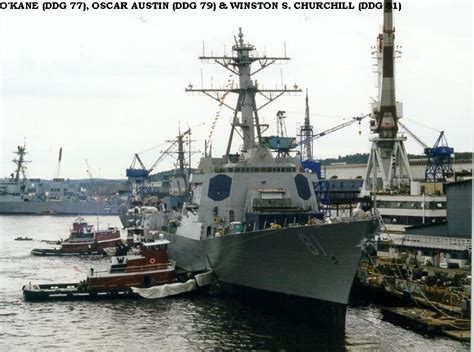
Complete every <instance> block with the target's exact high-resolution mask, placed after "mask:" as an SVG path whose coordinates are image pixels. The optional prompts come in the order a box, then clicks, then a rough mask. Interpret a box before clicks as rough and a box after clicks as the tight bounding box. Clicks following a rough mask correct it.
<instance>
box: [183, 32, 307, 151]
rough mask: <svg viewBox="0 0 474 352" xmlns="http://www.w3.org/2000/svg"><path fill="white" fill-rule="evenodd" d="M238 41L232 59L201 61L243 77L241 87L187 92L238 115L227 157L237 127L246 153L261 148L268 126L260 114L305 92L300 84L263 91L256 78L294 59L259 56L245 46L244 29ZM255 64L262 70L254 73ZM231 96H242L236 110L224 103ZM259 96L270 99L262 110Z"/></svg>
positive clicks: (222, 58) (206, 57)
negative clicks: (285, 98)
mask: <svg viewBox="0 0 474 352" xmlns="http://www.w3.org/2000/svg"><path fill="white" fill-rule="evenodd" d="M234 40H235V45H233V46H232V51H233V54H232V56H230V57H229V56H225V55H224V56H201V57H200V59H201V60H203V61H214V62H215V63H217V64H219V65H221V66H222V67H224V68H225V69H227V70H229V71H230V72H232V73H233V74H235V75H237V76H238V77H239V81H238V82H239V84H238V86H237V87H230V88H222V89H213V88H202V89H194V88H192V86H190V87H188V88H187V89H186V90H185V91H186V92H199V93H204V94H206V95H207V96H209V97H211V98H212V99H214V100H216V101H217V102H219V103H220V104H222V105H224V106H226V107H228V108H229V109H231V110H232V111H233V112H234V116H233V119H232V128H231V132H230V136H229V141H228V144H227V150H226V156H228V155H229V154H230V149H231V146H232V140H233V136H234V131H235V130H236V128H237V127H240V129H241V132H242V134H241V137H242V139H243V147H242V151H243V152H246V151H248V150H250V149H253V148H255V147H257V146H260V145H261V143H262V131H261V127H262V126H264V125H261V124H260V121H259V116H258V112H259V111H260V110H261V109H262V108H263V107H265V106H267V105H268V104H270V103H271V102H273V101H274V100H275V99H277V98H279V97H280V96H282V95H283V94H285V93H300V92H301V89H299V88H298V86H297V85H296V84H295V86H294V87H293V89H287V88H286V85H285V86H283V87H282V88H281V89H259V87H258V84H257V81H256V80H254V81H252V76H253V75H255V74H256V73H257V72H260V71H262V70H263V69H265V68H267V67H268V66H270V65H272V64H274V63H275V62H283V61H288V60H290V59H289V58H288V57H286V55H285V56H284V57H267V56H262V57H260V56H258V54H256V53H255V47H254V46H253V45H251V44H245V43H244V35H243V33H242V28H239V34H238V39H237V38H236V37H234ZM255 62H257V63H258V64H259V65H260V67H258V68H257V69H256V70H254V71H252V70H251V66H252V64H253V63H255ZM228 93H236V94H238V99H237V105H236V107H235V108H234V107H231V106H230V105H228V104H226V103H225V102H223V100H222V99H221V97H222V95H225V94H228ZM257 94H259V95H261V96H262V97H263V98H264V99H266V101H265V102H264V103H263V104H262V105H261V106H257V103H256V99H255V96H256V95H257ZM239 114H240V118H239Z"/></svg>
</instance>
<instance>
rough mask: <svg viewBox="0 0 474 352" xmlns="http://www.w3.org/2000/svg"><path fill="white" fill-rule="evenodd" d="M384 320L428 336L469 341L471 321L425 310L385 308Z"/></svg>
mask: <svg viewBox="0 0 474 352" xmlns="http://www.w3.org/2000/svg"><path fill="white" fill-rule="evenodd" d="M382 315H383V318H384V319H385V320H387V321H389V322H391V323H394V324H397V325H400V326H403V327H407V328H410V329H412V330H414V331H417V332H420V333H422V334H427V335H445V336H449V337H451V338H454V339H457V340H461V341H468V340H469V339H470V336H471V332H470V326H471V321H470V320H468V319H459V318H455V317H451V316H448V315H445V314H440V313H436V312H433V311H431V310H428V309H424V308H415V307H410V308H383V309H382Z"/></svg>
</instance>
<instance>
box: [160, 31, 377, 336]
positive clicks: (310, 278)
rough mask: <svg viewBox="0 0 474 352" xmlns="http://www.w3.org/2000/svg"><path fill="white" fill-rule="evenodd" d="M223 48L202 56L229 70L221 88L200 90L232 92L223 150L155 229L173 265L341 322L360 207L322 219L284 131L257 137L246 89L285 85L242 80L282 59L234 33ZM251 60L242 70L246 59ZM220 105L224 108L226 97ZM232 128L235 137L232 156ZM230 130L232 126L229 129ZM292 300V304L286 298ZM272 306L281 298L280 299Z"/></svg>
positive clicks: (267, 93)
mask: <svg viewBox="0 0 474 352" xmlns="http://www.w3.org/2000/svg"><path fill="white" fill-rule="evenodd" d="M232 50H233V55H232V56H222V57H218V56H203V57H201V59H203V60H206V61H215V62H217V63H219V64H220V65H221V66H224V67H225V68H227V69H229V70H230V71H232V72H233V73H235V74H236V75H237V76H238V82H239V83H238V84H237V85H234V84H231V85H230V87H227V88H225V89H209V90H206V89H204V88H203V89H193V88H192V86H191V85H190V87H189V88H188V89H187V91H189V92H203V93H206V94H207V95H211V96H212V97H213V98H215V100H217V101H219V103H222V102H223V99H222V96H223V95H227V94H228V93H236V94H238V102H237V106H236V108H235V109H233V111H234V119H233V122H232V129H231V133H230V137H229V142H228V146H227V151H226V153H225V155H224V156H223V157H220V158H216V157H212V155H210V153H209V154H207V155H205V157H203V158H202V159H201V161H200V163H199V166H198V168H197V171H196V172H195V173H194V174H193V175H192V177H191V180H190V189H192V190H193V198H192V201H191V202H187V203H186V204H185V205H184V206H183V208H182V210H181V212H177V211H174V210H167V211H161V212H160V216H161V219H160V220H159V223H160V224H162V229H164V230H165V238H167V239H168V240H169V241H170V242H171V245H170V254H171V256H172V257H173V258H174V259H175V260H176V262H177V265H178V266H180V267H182V268H184V269H186V270H189V271H196V270H212V271H213V273H214V274H215V277H216V279H217V280H218V281H219V282H220V283H221V284H222V285H221V286H222V287H226V288H229V289H230V291H232V292H238V293H242V292H245V295H248V294H252V295H253V294H255V296H265V297H266V296H268V295H271V296H272V297H274V298H277V300H279V301H280V302H282V304H283V305H286V306H287V307H289V308H290V309H293V308H294V307H296V302H301V303H303V306H304V310H305V311H306V313H307V314H309V315H312V316H311V318H312V319H315V320H320V321H321V320H324V322H325V325H326V326H333V327H337V328H344V326H345V312H346V305H347V303H348V298H349V292H350V288H351V285H352V282H353V279H354V276H355V273H356V270H357V266H358V264H359V260H360V257H361V248H360V245H361V244H362V242H363V241H364V239H365V238H366V237H367V236H368V235H369V234H370V233H371V232H372V231H373V222H372V219H371V218H370V217H368V216H367V215H366V214H365V213H363V212H358V213H357V214H358V216H356V217H353V218H348V219H339V220H335V219H333V220H331V221H323V220H322V213H321V212H320V211H319V209H318V204H317V199H316V196H315V191H314V182H315V181H317V177H316V175H315V174H313V173H305V172H304V168H303V166H302V164H301V160H300V158H299V157H298V156H291V154H290V153H291V152H292V149H294V139H292V138H289V137H286V136H282V135H278V136H263V135H262V130H263V125H261V124H260V122H259V116H258V113H257V112H258V111H259V109H260V108H262V107H263V106H260V107H258V106H257V103H256V99H255V96H256V95H257V94H259V95H261V96H263V97H264V98H266V102H265V103H264V105H267V104H268V103H269V102H271V101H273V100H274V99H276V98H277V97H278V96H281V95H283V94H285V93H293V92H294V93H296V92H300V91H301V90H300V89H299V88H298V87H297V86H296V85H295V86H294V87H293V88H294V89H287V88H286V86H284V87H283V88H282V89H261V88H260V87H259V86H258V85H257V82H256V81H253V80H252V79H251V77H252V75H253V74H254V73H256V72H257V71H261V70H263V69H264V68H266V67H267V66H269V65H271V64H273V63H275V62H277V61H287V60H288V58H287V57H271V56H263V57H259V56H258V55H256V54H255V47H254V46H253V45H250V44H245V43H244V40H243V34H242V32H241V31H240V33H239V35H238V39H237V38H236V43H235V45H234V46H233V47H232ZM255 62H257V63H259V64H260V67H259V68H257V69H256V70H255V71H252V70H251V65H252V63H255ZM225 105H226V106H227V107H230V106H229V105H228V104H227V103H226V104H225ZM238 128H240V130H241V131H240V135H241V137H242V139H243V145H242V147H241V149H240V150H239V152H238V153H235V154H232V153H231V152H230V151H231V146H232V140H233V136H234V134H235V133H238V132H239V131H238V130H237V129H238ZM234 132H235V133H234ZM293 303H295V304H293ZM280 307H281V305H280Z"/></svg>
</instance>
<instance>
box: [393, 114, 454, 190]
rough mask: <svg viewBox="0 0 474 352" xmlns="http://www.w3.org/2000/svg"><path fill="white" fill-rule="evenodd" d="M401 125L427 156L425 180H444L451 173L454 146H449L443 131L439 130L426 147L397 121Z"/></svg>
mask: <svg viewBox="0 0 474 352" xmlns="http://www.w3.org/2000/svg"><path fill="white" fill-rule="evenodd" d="M398 124H399V125H400V127H402V128H403V129H404V130H405V131H406V132H407V133H408V134H409V135H410V136H411V137H413V139H414V140H415V141H417V142H418V144H420V145H421V146H422V147H423V152H424V153H425V155H426V157H427V161H426V169H425V181H426V182H445V181H446V178H447V177H449V176H451V175H452V174H453V163H452V158H451V156H452V155H453V154H454V148H451V147H449V145H448V141H447V140H446V136H445V135H444V131H440V133H439V137H438V139H437V140H436V142H435V144H434V145H433V146H432V147H428V146H427V145H426V143H424V142H423V141H422V140H421V139H420V138H419V137H418V136H417V135H416V134H415V133H413V131H411V130H410V129H409V128H408V127H407V126H405V125H404V124H402V123H401V122H400V121H398Z"/></svg>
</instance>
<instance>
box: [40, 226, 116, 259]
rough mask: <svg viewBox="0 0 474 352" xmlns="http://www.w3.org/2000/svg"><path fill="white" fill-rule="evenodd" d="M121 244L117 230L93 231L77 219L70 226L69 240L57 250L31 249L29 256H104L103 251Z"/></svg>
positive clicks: (92, 228) (111, 228)
mask: <svg viewBox="0 0 474 352" xmlns="http://www.w3.org/2000/svg"><path fill="white" fill-rule="evenodd" d="M121 244H122V240H121V239H120V230H119V229H118V228H116V227H109V228H108V229H106V230H94V226H93V225H90V224H88V223H87V222H86V221H85V220H84V219H83V218H81V217H78V218H76V220H75V221H74V222H73V224H72V229H71V231H70V235H69V238H68V239H66V240H64V241H63V242H62V243H61V247H60V248H59V249H33V250H32V251H31V254H33V255H38V256H65V255H67V256H73V255H89V254H105V252H104V250H105V249H107V248H116V247H118V246H120V245H121Z"/></svg>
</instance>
